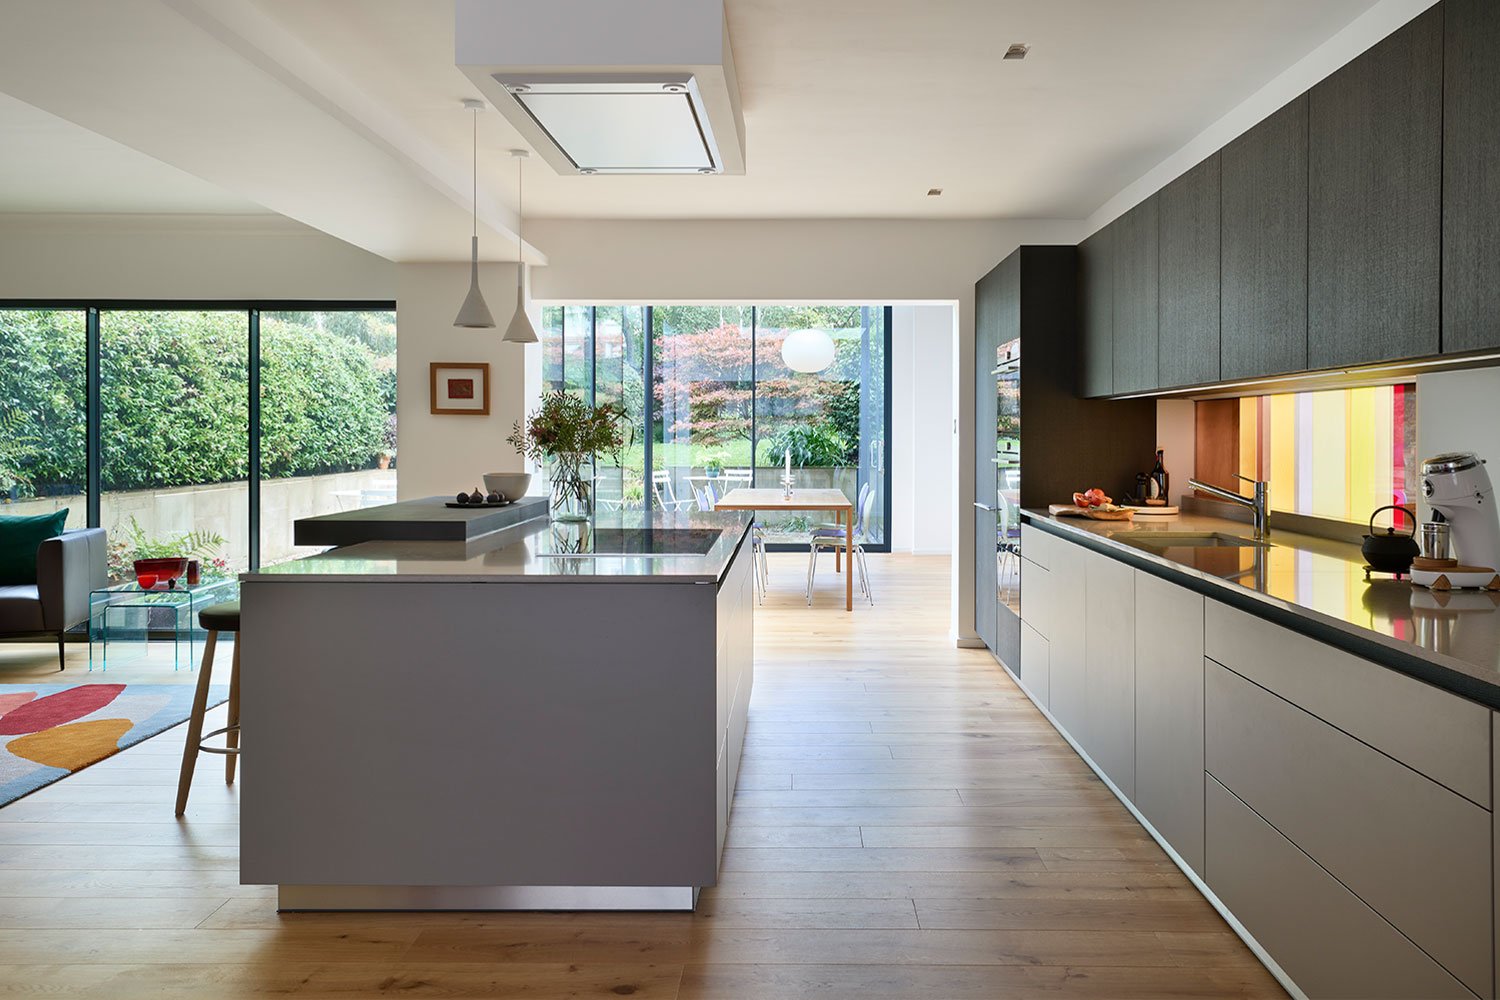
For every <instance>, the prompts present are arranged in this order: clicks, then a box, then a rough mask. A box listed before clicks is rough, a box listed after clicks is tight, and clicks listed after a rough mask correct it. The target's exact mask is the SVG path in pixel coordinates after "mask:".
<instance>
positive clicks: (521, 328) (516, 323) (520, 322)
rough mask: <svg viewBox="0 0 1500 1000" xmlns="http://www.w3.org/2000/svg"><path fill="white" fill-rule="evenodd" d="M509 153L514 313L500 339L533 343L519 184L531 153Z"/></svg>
mask: <svg viewBox="0 0 1500 1000" xmlns="http://www.w3.org/2000/svg"><path fill="white" fill-rule="evenodd" d="M510 155H511V156H514V157H515V158H516V314H515V315H514V316H513V317H511V321H510V326H508V327H506V328H505V336H504V337H502V338H500V339H501V340H503V341H505V342H506V343H507V344H535V343H536V342H537V335H536V327H534V326H532V325H531V317H530V316H528V315H526V242H525V240H523V239H522V237H521V230H522V228H523V227H524V225H525V219H526V215H525V212H526V198H525V194H524V190H523V188H522V186H521V184H522V170H523V168H524V167H525V165H526V157H528V156H530V155H531V154H530V153H528V152H527V151H526V150H524V149H512V150H511V151H510ZM490 325H491V326H493V325H494V324H493V323H492V324H490Z"/></svg>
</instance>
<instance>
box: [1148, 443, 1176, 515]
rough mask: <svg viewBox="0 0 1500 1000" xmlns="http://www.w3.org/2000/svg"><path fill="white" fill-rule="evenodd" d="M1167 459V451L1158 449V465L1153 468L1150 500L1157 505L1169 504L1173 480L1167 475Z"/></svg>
mask: <svg viewBox="0 0 1500 1000" xmlns="http://www.w3.org/2000/svg"><path fill="white" fill-rule="evenodd" d="M1165 457H1166V450H1165V449H1162V448H1158V449H1156V464H1155V465H1153V466H1152V467H1151V496H1150V497H1149V498H1148V499H1150V500H1151V501H1153V502H1154V503H1155V504H1157V505H1163V504H1165V503H1166V502H1167V495H1168V494H1167V490H1168V487H1169V485H1170V483H1171V479H1170V477H1169V476H1168V475H1167V467H1166V465H1165V464H1163V460H1164V458H1165Z"/></svg>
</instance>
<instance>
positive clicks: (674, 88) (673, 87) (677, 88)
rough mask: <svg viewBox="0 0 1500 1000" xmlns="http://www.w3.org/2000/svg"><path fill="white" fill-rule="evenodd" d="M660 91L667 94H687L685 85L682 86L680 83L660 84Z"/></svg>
mask: <svg viewBox="0 0 1500 1000" xmlns="http://www.w3.org/2000/svg"><path fill="white" fill-rule="evenodd" d="M661 89H662V90H665V91H666V92H667V93H669V94H686V93H687V87H686V86H685V85H683V84H680V83H664V84H662V86H661Z"/></svg>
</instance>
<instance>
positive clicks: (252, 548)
mask: <svg viewBox="0 0 1500 1000" xmlns="http://www.w3.org/2000/svg"><path fill="white" fill-rule="evenodd" d="M11 309H16V310H20V309H55V310H59V311H76V312H81V313H83V314H84V323H85V345H86V346H85V355H86V356H85V359H84V369H85V372H86V373H87V374H86V376H85V377H86V378H87V379H88V385H87V386H86V389H85V398H86V400H87V402H86V407H85V409H86V413H85V451H86V457H85V467H86V470H87V471H86V480H87V486H86V489H87V490H88V497H87V508H88V526H89V527H90V528H99V527H103V512H102V505H103V497H102V495H101V484H102V481H103V476H102V470H103V461H104V448H103V428H102V420H103V397H102V396H101V386H100V358H101V356H102V355H101V341H100V335H99V318H100V314H101V313H106V312H130V311H134V312H157V311H160V312H168V311H183V312H191V311H203V312H243V313H244V314H245V331H246V337H247V343H248V346H247V348H246V358H245V361H246V372H247V376H246V380H245V382H246V389H245V391H246V392H247V393H248V394H249V397H248V405H249V410H248V420H249V424H250V426H249V428H248V434H247V435H246V441H247V447H248V448H249V454H248V456H247V458H248V462H247V466H246V467H247V469H248V478H249V484H248V485H249V517H248V520H249V531H250V537H249V539H248V542H249V546H248V551H249V554H250V559H249V569H250V571H251V572H254V571H255V570H258V569H260V528H261V505H260V499H261V497H260V487H261V475H260V473H261V467H260V445H261V440H260V316H261V313H275V312H395V311H396V302H395V300H394V299H98V298H91V299H0V310H11ZM398 337H399V334H398ZM397 343H398V344H399V343H400V341H399V339H398V341H397Z"/></svg>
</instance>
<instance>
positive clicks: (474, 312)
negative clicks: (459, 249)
mask: <svg viewBox="0 0 1500 1000" xmlns="http://www.w3.org/2000/svg"><path fill="white" fill-rule="evenodd" d="M464 107H465V108H467V109H468V110H470V111H472V112H474V143H473V150H474V171H473V177H474V195H473V197H474V235H473V236H472V237H470V242H469V294H468V295H467V296H465V298H464V304H463V305H462V306H460V307H459V309H458V315H457V316H456V317H454V320H453V325H454V326H459V327H467V328H469V329H475V330H483V329H486V328H491V327H493V326H494V325H495V318H494V317H493V316H491V315H490V307H489V306H487V305H485V304H484V295H483V294H482V293H481V292H480V291H479V112H481V111H483V110H484V102H483V101H476V100H474V99H473V98H472V97H471V98H467V99H465V101H464Z"/></svg>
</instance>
